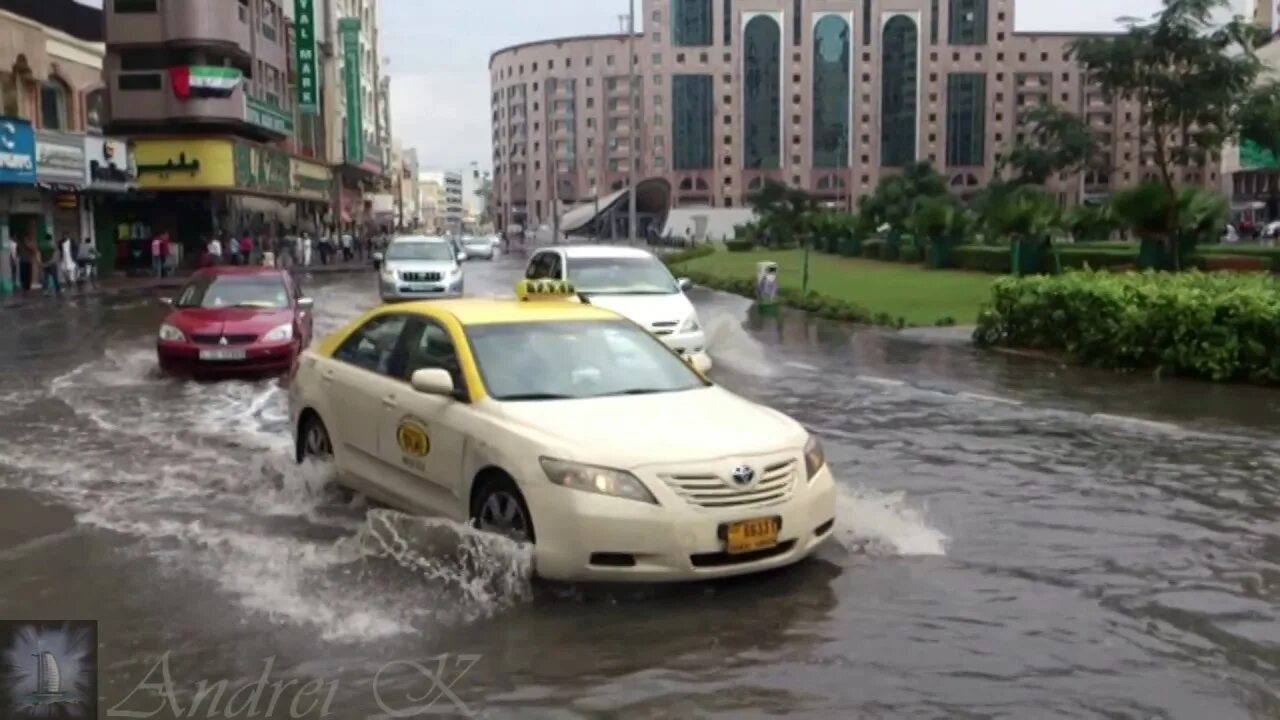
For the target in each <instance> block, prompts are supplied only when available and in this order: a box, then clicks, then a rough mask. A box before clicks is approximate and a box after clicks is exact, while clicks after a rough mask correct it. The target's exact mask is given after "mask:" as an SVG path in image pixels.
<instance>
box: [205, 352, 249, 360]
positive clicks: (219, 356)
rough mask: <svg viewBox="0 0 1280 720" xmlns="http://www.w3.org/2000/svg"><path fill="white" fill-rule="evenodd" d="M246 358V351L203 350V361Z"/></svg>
mask: <svg viewBox="0 0 1280 720" xmlns="http://www.w3.org/2000/svg"><path fill="white" fill-rule="evenodd" d="M244 358H245V353H244V350H222V349H218V350H201V351H200V359H201V360H222V361H226V360H243V359H244Z"/></svg>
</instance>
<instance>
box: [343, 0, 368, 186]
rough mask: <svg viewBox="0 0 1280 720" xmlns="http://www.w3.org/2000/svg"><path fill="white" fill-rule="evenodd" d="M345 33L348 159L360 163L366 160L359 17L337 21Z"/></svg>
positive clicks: (344, 59)
mask: <svg viewBox="0 0 1280 720" xmlns="http://www.w3.org/2000/svg"><path fill="white" fill-rule="evenodd" d="M338 32H339V33H340V34H341V35H342V75H343V82H344V83H345V85H346V87H345V90H346V94H347V122H346V128H345V129H346V146H347V152H346V158H347V162H348V163H352V164H355V165H359V164H360V163H361V162H363V161H364V110H363V108H362V107H361V102H360V20H358V19H357V18H342V19H341V20H339V21H338Z"/></svg>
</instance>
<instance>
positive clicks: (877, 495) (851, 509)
mask: <svg viewBox="0 0 1280 720" xmlns="http://www.w3.org/2000/svg"><path fill="white" fill-rule="evenodd" d="M947 539H948V538H947V536H946V535H945V534H944V533H943V532H942V531H941V530H938V529H936V528H934V527H931V526H930V525H929V523H928V521H927V520H926V519H925V517H924V513H922V512H921V511H920V510H918V509H916V508H914V507H912V506H911V505H910V504H909V503H908V501H907V495H906V493H903V492H891V493H884V492H879V491H876V490H871V489H867V488H857V489H855V488H849V487H846V486H838V491H837V495H836V541H837V542H838V543H840V545H841V546H843V547H844V548H845V549H847V550H851V551H857V552H866V553H869V554H872V555H899V556H913V555H946V554H947V550H946V544H947Z"/></svg>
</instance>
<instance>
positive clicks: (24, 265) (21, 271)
mask: <svg viewBox="0 0 1280 720" xmlns="http://www.w3.org/2000/svg"><path fill="white" fill-rule="evenodd" d="M39 269H40V248H39V247H38V246H37V245H36V239H35V238H34V237H27V239H26V240H25V241H24V242H23V243H22V247H21V248H19V249H18V281H19V285H20V286H21V287H22V294H23V295H26V294H27V293H29V292H31V288H33V287H35V284H36V278H37V277H39V276H38V275H37V274H36V273H38V272H39Z"/></svg>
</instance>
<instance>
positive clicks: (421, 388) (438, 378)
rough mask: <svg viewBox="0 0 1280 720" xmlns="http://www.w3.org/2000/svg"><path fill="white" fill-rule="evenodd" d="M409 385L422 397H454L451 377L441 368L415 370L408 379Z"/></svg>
mask: <svg viewBox="0 0 1280 720" xmlns="http://www.w3.org/2000/svg"><path fill="white" fill-rule="evenodd" d="M409 385H411V386H412V387H413V389H414V390H417V391H418V392H420V393H423V394H424V395H444V396H446V397H453V396H454V390H455V388H454V386H453V376H452V375H450V374H449V371H448V370H444V369H442V368H422V369H420V370H415V371H414V373H413V375H412V376H410V378H409Z"/></svg>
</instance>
